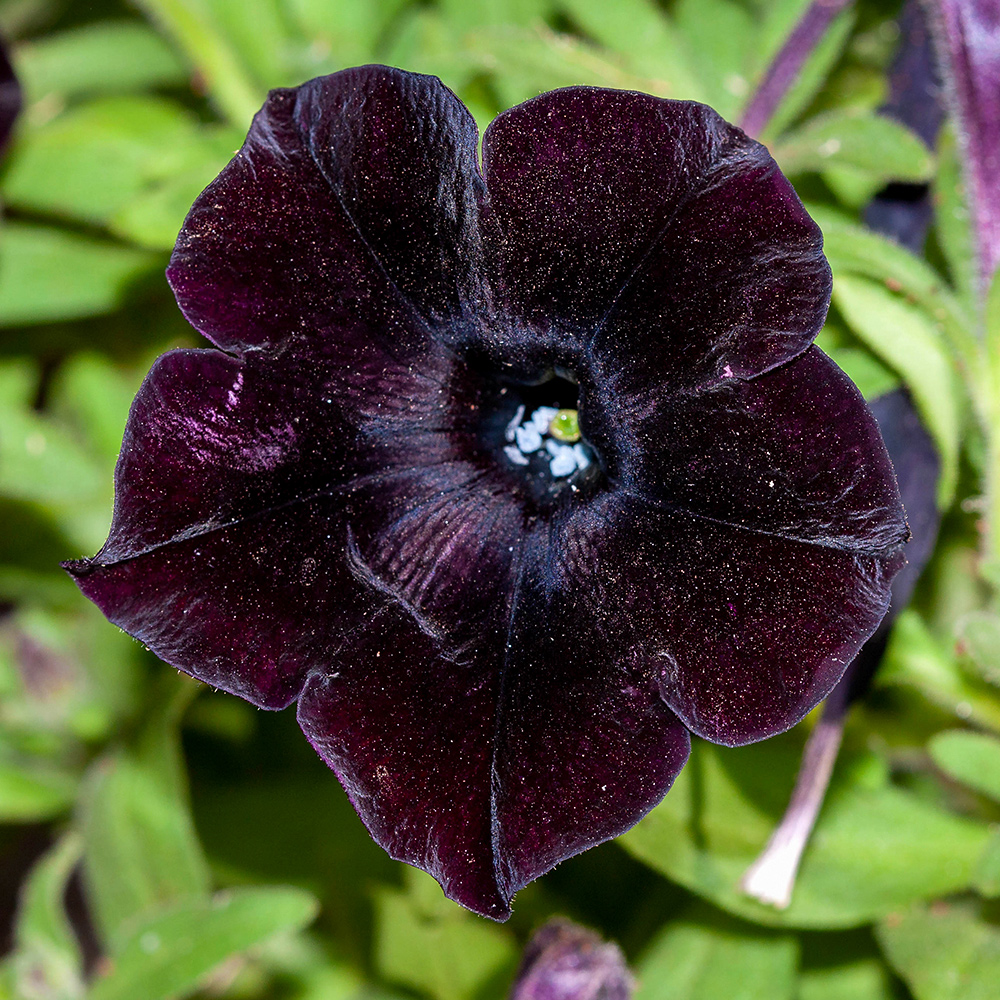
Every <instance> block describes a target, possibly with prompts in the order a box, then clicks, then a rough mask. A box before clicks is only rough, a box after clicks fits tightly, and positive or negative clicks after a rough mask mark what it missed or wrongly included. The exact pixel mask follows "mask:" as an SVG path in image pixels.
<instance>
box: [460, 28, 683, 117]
mask: <svg viewBox="0 0 1000 1000" xmlns="http://www.w3.org/2000/svg"><path fill="white" fill-rule="evenodd" d="M466 43H467V45H466V53H467V55H468V57H469V58H470V59H475V60H476V61H477V62H478V64H479V67H480V69H481V70H485V71H491V72H493V73H494V74H495V86H496V88H497V91H498V92H499V94H500V98H501V101H502V102H503V104H504V105H505V106H506V107H511V106H513V105H515V104H519V103H521V102H522V101H526V100H528V99H529V98H531V97H535V96H537V95H538V94H540V93H541V92H542V91H545V90H556V89H558V88H559V87H571V86H577V85H588V86H595V87H612V88H615V89H618V90H639V91H643V92H645V93H651V94H666V93H667V92H668V91H669V84H668V83H667V82H666V81H665V80H662V79H647V78H644V77H639V76H636V75H635V74H634V73H633V72H631V70H630V69H629V68H628V67H627V65H626V64H625V61H624V60H622V59H621V57H619V56H615V55H614V54H612V53H607V52H602V51H601V50H600V49H598V48H596V47H595V46H593V45H590V44H588V43H586V42H583V41H580V40H579V39H576V38H573V37H571V36H570V35H562V34H557V33H555V32H553V31H550V30H549V29H548V28H544V27H539V28H536V29H518V28H493V29H491V28H483V29H482V30H480V31H476V32H474V33H472V34H471V35H469V36H468V38H467V39H466Z"/></svg>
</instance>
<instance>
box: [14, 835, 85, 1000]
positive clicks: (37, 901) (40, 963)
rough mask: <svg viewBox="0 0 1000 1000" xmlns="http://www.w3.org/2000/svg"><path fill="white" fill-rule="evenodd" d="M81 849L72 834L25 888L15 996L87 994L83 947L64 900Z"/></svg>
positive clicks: (68, 998) (72, 998) (54, 998)
mask: <svg viewBox="0 0 1000 1000" xmlns="http://www.w3.org/2000/svg"><path fill="white" fill-rule="evenodd" d="M80 848H81V845H80V838H79V837H78V836H77V835H76V834H72V833H71V834H67V835H66V836H65V837H63V839H62V840H61V841H59V843H57V844H56V845H55V847H53V848H52V849H51V850H50V851H49V852H48V853H47V854H46V855H45V856H44V857H43V858H42V860H41V861H39V862H38V864H36V865H35V867H34V868H33V869H32V871H31V873H30V875H29V876H28V880H27V882H26V883H25V885H24V888H23V889H22V891H21V898H20V903H19V906H18V913H17V924H16V927H15V940H16V949H15V952H14V956H13V961H12V970H13V979H14V987H15V991H16V992H15V995H16V996H22V997H24V998H25V1000H28V998H33V997H38V998H42V997H44V998H51V1000H77V998H82V997H83V995H84V986H83V968H82V960H81V956H80V949H79V946H78V945H77V941H76V935H75V934H74V933H73V928H72V926H71V925H70V922H69V918H68V916H67V915H66V909H65V905H64V903H63V900H64V897H65V894H66V886H67V883H68V882H69V878H70V875H72V873H73V869H74V868H75V867H76V864H77V862H78V861H79V859H80Z"/></svg>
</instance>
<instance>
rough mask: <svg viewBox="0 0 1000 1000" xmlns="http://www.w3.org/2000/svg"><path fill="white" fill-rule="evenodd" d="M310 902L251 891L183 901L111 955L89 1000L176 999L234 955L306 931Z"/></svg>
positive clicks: (280, 890)
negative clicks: (295, 931) (272, 938)
mask: <svg viewBox="0 0 1000 1000" xmlns="http://www.w3.org/2000/svg"><path fill="white" fill-rule="evenodd" d="M316 911H317V903H316V900H315V899H314V898H313V897H312V896H310V895H309V894H308V893H305V892H302V891H301V890H299V889H292V888H285V887H255V888H245V889H233V890H229V891H227V892H221V893H218V894H217V895H215V896H213V897H212V898H211V899H188V900H186V901H184V902H180V903H177V904H175V905H173V906H170V907H164V908H163V909H162V910H161V911H160V912H159V913H156V914H153V915H151V916H150V917H149V918H148V919H146V920H145V921H143V922H142V923H141V924H140V925H138V926H137V927H135V929H134V930H133V932H132V934H130V935H129V936H128V937H127V938H126V939H124V940H122V941H121V942H120V943H119V944H118V945H117V946H116V947H115V948H114V949H113V952H112V965H111V971H110V972H109V973H108V974H107V975H106V976H104V977H103V978H101V979H98V980H97V981H96V982H95V983H94V984H93V986H92V988H91V991H90V993H89V994H88V1000H137V998H139V997H141V998H142V1000H175V998H179V997H184V996H187V995H189V994H190V993H193V992H195V990H197V988H198V986H199V984H200V982H201V980H202V979H203V978H204V977H205V976H206V975H207V974H208V973H210V972H211V971H212V970H213V969H214V968H215V967H216V966H218V965H219V964H220V963H221V962H224V961H225V960H226V959H227V958H229V957H230V956H232V955H238V954H242V953H244V952H246V951H248V950H250V949H251V948H254V947H256V946H258V945H260V944H262V943H263V942H265V941H267V940H268V939H269V938H271V937H273V936H274V935H276V934H280V933H287V932H290V931H294V930H297V929H299V928H301V927H304V926H305V925H306V924H308V923H309V922H310V921H311V920H313V918H314V917H315V916H316Z"/></svg>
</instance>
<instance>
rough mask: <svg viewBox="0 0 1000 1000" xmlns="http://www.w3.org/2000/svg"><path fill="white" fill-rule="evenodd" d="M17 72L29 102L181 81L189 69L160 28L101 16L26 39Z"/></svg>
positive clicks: (19, 51)
mask: <svg viewBox="0 0 1000 1000" xmlns="http://www.w3.org/2000/svg"><path fill="white" fill-rule="evenodd" d="M15 61H16V63H17V73H18V77H19V78H20V80H21V84H22V85H23V87H24V88H25V93H26V94H27V96H28V101H29V102H34V101H38V100H41V99H42V98H45V97H47V96H49V95H59V96H61V97H78V96H81V95H83V94H111V93H119V92H125V91H133V92H134V91H138V90H146V89H149V88H152V87H161V86H178V85H180V84H183V83H185V82H186V81H187V75H188V74H187V70H186V69H185V67H184V65H183V63H182V62H181V61H180V59H178V58H177V56H176V55H175V54H174V52H173V51H172V50H171V49H170V47H169V46H168V45H167V44H166V43H165V42H164V41H163V39H162V38H160V36H159V35H157V34H156V32H154V31H151V30H150V29H149V28H148V27H147V26H146V25H144V24H140V23H138V22H136V21H99V22H97V23H96V24H88V25H85V26H83V27H80V28H74V29H72V30H71V31H64V32H60V33H59V34H55V35H42V36H40V37H39V38H37V39H35V40H32V41H30V42H22V43H21V44H20V45H19V46H17V48H16V49H15Z"/></svg>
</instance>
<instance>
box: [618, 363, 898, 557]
mask: <svg viewBox="0 0 1000 1000" xmlns="http://www.w3.org/2000/svg"><path fill="white" fill-rule="evenodd" d="M604 389H605V391H606V393H607V394H608V396H609V397H610V398H609V400H608V407H607V408H608V410H609V412H610V415H611V417H610V419H613V420H616V421H617V423H618V427H617V431H618V433H619V441H620V442H623V445H621V446H620V447H621V450H622V454H621V456H620V457H619V458H618V459H617V461H616V462H615V466H616V468H615V469H614V472H613V475H614V478H615V479H616V481H617V482H618V484H619V486H620V487H621V488H622V489H624V490H626V491H627V492H629V493H633V494H636V495H639V496H645V497H647V498H648V499H651V500H653V501H654V502H656V503H658V504H663V505H665V506H666V507H667V508H668V509H672V510H679V511H685V512H688V513H691V514H695V515H697V516H699V517H704V518H710V519H711V520H713V521H715V522H718V523H720V524H729V525H732V526H733V527H734V528H735V529H737V530H740V531H742V530H744V529H749V530H753V531H759V532H764V533H766V534H769V535H775V536H777V537H779V538H787V539H801V540H805V541H811V542H818V543H820V544H823V545H827V546H833V547H836V548H842V549H849V550H855V551H861V552H872V553H875V554H878V555H885V554H887V553H889V552H892V551H893V550H895V549H896V548H898V547H899V546H900V545H902V544H903V542H905V540H906V538H907V531H906V521H905V517H904V514H903V509H902V506H901V505H900V502H899V494H898V492H897V490H896V486H895V482H894V480H893V474H892V465H891V463H890V461H889V456H888V454H887V453H886V450H885V446H884V445H883V443H882V438H881V436H880V434H879V429H878V425H877V423H876V422H875V419H874V417H873V416H872V414H871V411H870V410H869V409H868V407H867V406H866V405H865V402H864V400H863V399H862V397H861V394H860V393H859V392H858V391H857V389H856V388H855V386H854V385H853V383H852V382H851V381H850V380H849V379H848V378H847V376H846V375H844V373H843V372H842V371H841V370H840V369H839V368H838V367H837V366H836V365H835V364H834V363H833V362H832V361H831V360H830V359H829V358H828V357H827V356H826V355H825V354H823V353H822V352H821V351H820V350H819V349H818V348H815V347H813V348H810V349H809V350H808V351H806V352H805V353H804V354H802V355H800V356H799V357H798V358H796V359H795V360H794V361H792V362H790V363H789V364H787V365H784V366H783V367H781V368H779V369H776V370H774V371H771V372H768V373H767V374H766V375H761V376H760V377H758V378H756V379H753V380H752V381H749V382H743V381H741V380H738V379H732V380H727V381H726V382H725V383H724V384H722V385H720V386H718V387H717V388H715V389H712V390H709V391H705V392H701V393H697V394H695V395H690V396H666V397H665V398H663V399H662V400H659V401H656V399H655V395H653V394H650V395H651V396H652V398H650V396H647V397H646V398H645V399H642V398H638V397H634V396H630V395H627V394H625V393H623V392H620V391H618V390H617V380H615V379H614V378H613V377H612V378H609V379H608V380H607V382H606V383H605V385H604Z"/></svg>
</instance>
